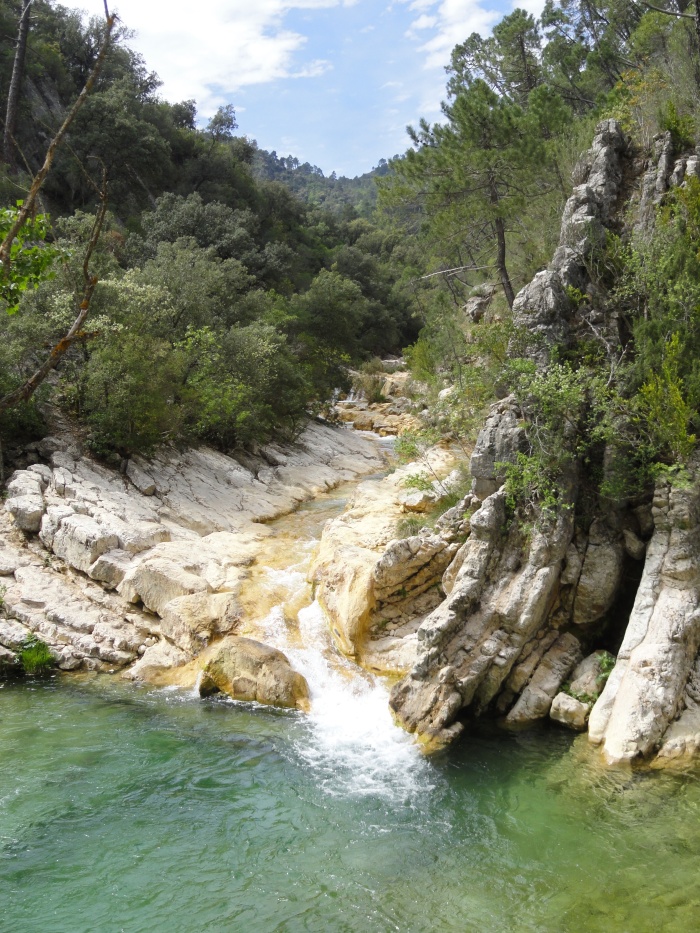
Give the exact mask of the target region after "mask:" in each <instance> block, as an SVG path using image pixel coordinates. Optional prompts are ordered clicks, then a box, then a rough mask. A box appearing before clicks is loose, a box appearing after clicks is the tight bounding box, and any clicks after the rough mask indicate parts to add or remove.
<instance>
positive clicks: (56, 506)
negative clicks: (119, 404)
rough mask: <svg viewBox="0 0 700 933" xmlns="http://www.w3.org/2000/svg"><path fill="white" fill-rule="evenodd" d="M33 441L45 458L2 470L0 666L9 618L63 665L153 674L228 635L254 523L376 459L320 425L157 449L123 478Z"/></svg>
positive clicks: (7, 647)
mask: <svg viewBox="0 0 700 933" xmlns="http://www.w3.org/2000/svg"><path fill="white" fill-rule="evenodd" d="M35 447H36V455H37V457H38V456H43V457H45V458H46V459H47V460H48V461H49V463H38V464H34V465H33V466H31V467H29V469H27V470H19V471H17V472H16V473H15V474H14V475H13V476H12V478H11V480H10V482H9V484H8V499H7V501H6V503H5V511H4V512H3V513H1V517H0V584H2V585H4V586H5V593H4V600H3V603H4V607H3V612H4V614H5V616H6V617H7V622H6V623H5V622H3V620H1V619H0V622H3V627H2V628H0V649H2V651H1V652H0V662H3V663H4V666H7V664H11V663H13V658H14V654H13V652H14V647H15V642H16V640H17V639H16V637H15V636H16V635H17V633H18V631H19V630H20V629H18V628H17V626H19V627H20V628H21V633H22V635H23V638H26V637H28V636H29V635H30V634H31V633H36V634H37V635H38V636H40V637H41V638H42V639H43V640H44V641H45V642H46V643H47V644H48V645H49V647H50V648H51V650H52V652H53V654H54V656H55V658H56V660H57V663H58V666H59V667H61V668H63V669H65V670H73V669H77V668H83V669H88V670H107V671H114V670H117V669H119V668H124V667H127V666H129V665H133V667H132V669H131V671H130V672H129V673H130V676H132V677H139V676H143V677H149V678H150V677H156V678H157V675H158V671H159V670H163V669H166V670H167V669H169V668H172V667H174V666H179V665H182V664H185V663H187V662H189V661H191V660H192V658H193V657H195V656H196V655H198V654H199V653H200V652H201V651H203V650H204V649H205V648H206V647H207V646H208V645H210V644H211V643H212V642H214V641H216V640H217V639H220V638H222V637H224V636H226V635H229V634H231V633H232V632H234V631H235V630H236V628H237V627H238V624H239V621H240V612H239V608H238V602H237V592H238V590H239V588H240V586H241V584H242V582H243V581H244V580H245V578H246V575H247V573H248V568H249V567H250V565H251V563H252V562H253V561H254V560H255V559H256V554H257V551H258V548H259V546H260V542H261V541H263V540H264V539H265V538H266V537H267V536H268V535H269V534H270V532H269V530H268V529H267V528H266V527H265V525H264V524H261V523H263V522H266V521H269V520H270V519H272V518H274V517H276V516H278V515H282V514H285V513H287V512H290V511H293V510H294V509H295V507H296V506H297V505H298V504H299V503H300V502H302V501H304V500H305V499H308V498H310V497H311V496H313V495H315V494H317V493H318V492H321V491H326V490H327V489H329V488H332V487H333V486H335V485H338V484H339V483H341V482H344V481H348V480H351V479H354V478H356V477H358V476H361V475H362V474H364V473H370V472H376V471H377V470H379V469H380V468H381V466H382V464H383V460H382V457H381V454H380V453H379V451H378V450H377V448H376V446H375V445H374V444H373V443H371V442H370V441H367V440H366V439H364V438H362V437H360V436H358V435H357V434H353V433H352V432H351V431H349V430H345V429H341V428H334V427H330V426H326V425H322V424H318V423H312V424H310V425H309V426H308V427H307V429H306V431H305V432H304V434H303V435H302V437H301V439H300V441H299V442H298V443H297V444H295V445H290V446H289V447H285V448H282V447H279V446H276V445H270V446H268V447H265V448H263V449H262V450H261V451H260V455H259V456H258V457H241V459H240V461H239V460H235V459H233V458H231V457H227V456H225V455H224V454H221V453H217V452H216V451H213V450H208V449H206V448H203V449H200V450H196V451H195V450H191V451H187V452H185V453H184V454H180V453H178V452H176V451H173V450H163V451H161V452H160V453H159V454H158V455H157V456H156V457H155V458H154V459H153V460H151V461H145V460H142V459H138V458H137V459H135V460H132V461H130V462H129V464H128V465H127V468H126V472H125V473H124V474H119V473H116V472H114V471H112V470H109V469H107V468H105V467H103V466H101V465H100V464H98V463H96V462H94V461H93V460H90V459H88V458H86V457H84V456H82V455H81V453H80V450H79V449H78V448H77V446H75V445H72V446H71V445H70V444H69V443H68V442H67V441H63V440H61V439H60V438H45V439H44V440H43V441H42V442H40V443H39V444H37V445H35ZM37 533H38V537H36V535H37ZM7 626H10V628H8V627H7Z"/></svg>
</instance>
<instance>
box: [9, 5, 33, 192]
mask: <svg viewBox="0 0 700 933" xmlns="http://www.w3.org/2000/svg"><path fill="white" fill-rule="evenodd" d="M31 5H32V0H22V15H21V16H20V18H19V32H18V34H17V46H16V48H15V60H14V63H13V65H12V77H11V78H10V89H9V91H8V92H7V112H6V114H5V134H4V138H3V153H4V156H5V161H6V162H7V164H8V166H9V168H10V172H11V174H13V175H14V174H16V173H17V147H16V144H15V139H14V137H15V133H16V131H17V113H18V111H19V99H20V93H21V91H22V79H23V78H24V60H25V58H26V57H27V37H28V35H29V19H30V17H29V13H30V7H31Z"/></svg>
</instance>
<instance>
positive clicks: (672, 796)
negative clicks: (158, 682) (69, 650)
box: [0, 677, 700, 933]
mask: <svg viewBox="0 0 700 933" xmlns="http://www.w3.org/2000/svg"><path fill="white" fill-rule="evenodd" d="M344 684H345V686H343V687H342V689H341V688H340V687H338V688H337V690H338V693H337V697H336V699H338V698H339V697H340V693H341V692H342V690H345V691H346V703H345V704H344V706H345V707H351V708H352V709H353V710H354V712H353V713H352V714H348V712H347V709H345V710H343V709H341V704H340V703H338V704H335V713H334V712H332V710H333V708H334V703H333V694H332V692H331V693H329V708H330V712H329V711H328V710H326V712H325V713H323V714H322V713H321V712H320V711H319V713H318V714H317V715H316V716H314V715H312V716H311V717H305V716H303V715H302V714H297V713H288V712H276V711H271V710H268V709H262V708H259V707H255V706H251V705H243V704H234V703H232V702H230V701H224V700H221V699H220V700H211V701H206V702H202V701H199V700H196V699H194V698H193V697H191V696H189V695H187V694H186V693H182V692H177V691H172V690H171V691H168V690H155V689H153V688H134V687H133V686H129V685H124V684H122V683H120V682H119V681H118V680H116V679H108V678H104V677H103V678H87V677H86V678H75V677H74V678H70V679H69V678H54V679H52V680H49V681H46V682H35V683H31V682H30V683H22V684H6V685H5V686H3V687H2V689H0V712H1V717H2V718H1V724H0V854H1V858H0V930H2V931H3V933H5V931H7V933H10V931H11V933H35V931H37V933H38V931H46V933H88V931H89V933H95V931H100V933H112V931H115V933H116V931H126V933H141V931H143V933H160V931H164V933H165V931H170V933H199V931H208V933H209V931H307V930H310V931H327V930H328V931H395V930H400V931H410V933H414V931H423V930H426V931H427V930H436V931H443V930H445V931H452V930H455V931H472V930H474V931H505V930H507V931H510V930H523V931H525V930H527V931H530V930H532V931H535V930H537V931H586V933H588V931H635V933H637V931H646V930H650V931H651V930H654V931H659V930H674V931H675V930H677V931H683V933H688V931H692V930H697V929H698V928H699V926H700V780H699V777H700V775H699V774H698V772H697V771H692V772H688V773H685V774H681V775H675V776H672V775H664V774H656V775H647V776H641V775H640V776H636V777H634V776H630V775H625V774H620V775H615V774H606V773H601V772H599V771H597V770H596V769H595V768H594V766H593V765H592V763H591V761H590V759H589V758H588V756H587V755H586V754H585V753H584V751H583V745H582V742H581V740H580V739H576V740H574V739H572V738H571V737H570V736H569V735H568V734H566V733H564V732H559V731H555V730H554V729H552V730H544V731H542V732H534V733H526V734H521V735H519V736H511V735H503V734H494V735H489V734H484V735H482V736H480V737H476V738H472V739H469V740H468V742H466V743H465V744H464V745H463V746H462V747H461V748H460V749H458V750H456V751H453V752H451V753H449V754H446V755H445V756H444V757H441V758H437V759H433V760H430V761H426V760H424V759H422V758H421V757H420V756H419V754H418V753H417V752H416V751H415V749H414V748H413V746H411V745H410V743H409V742H408V741H407V740H406V739H405V737H404V736H403V735H402V734H401V733H398V732H395V730H393V728H392V727H391V724H390V723H389V722H387V721H386V720H385V719H384V718H383V712H382V711H383V709H384V701H385V695H384V694H383V689H382V688H381V687H380V686H377V685H375V684H371V683H365V682H360V681H359V680H355V681H354V682H353V681H352V680H351V679H349V678H346V679H345V681H344ZM336 686H337V685H336ZM348 691H349V692H348ZM363 724H364V725H363Z"/></svg>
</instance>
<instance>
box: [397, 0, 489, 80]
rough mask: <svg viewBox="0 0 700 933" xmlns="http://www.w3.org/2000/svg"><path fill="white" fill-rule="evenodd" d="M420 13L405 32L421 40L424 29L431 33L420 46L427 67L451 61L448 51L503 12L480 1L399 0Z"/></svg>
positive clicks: (479, 30) (484, 29)
mask: <svg viewBox="0 0 700 933" xmlns="http://www.w3.org/2000/svg"><path fill="white" fill-rule="evenodd" d="M399 2H400V3H407V4H408V8H409V10H414V11H415V12H416V13H419V14H420V15H419V16H417V17H416V19H415V20H414V21H413V22H412V23H411V25H410V28H409V31H408V33H407V35H408V36H409V38H412V39H421V40H422V39H423V37H424V35H425V33H426V31H433V32H434V34H433V35H432V36H431V37H430V38H429V39H427V41H425V42H423V44H422V45H421V46H420V47H419V48H420V50H421V51H422V52H424V53H425V65H426V67H428V68H441V67H443V66H444V65H445V64H446V63H447V62H448V61H449V60H450V52H451V51H452V49H453V48H454V47H455V45H457V43H458V42H463V41H464V40H465V39H466V38H467V36H469V35H471V33H473V32H480V33H482V34H485V33H488V32H489V31H490V29H491V27H492V26H493V25H494V23H495V22H497V21H498V20H499V19H500V18H501V16H502V15H503V14H502V13H499V12H497V11H496V10H489V9H486V8H485V7H483V6H482V5H481V4H480V3H479V0H399Z"/></svg>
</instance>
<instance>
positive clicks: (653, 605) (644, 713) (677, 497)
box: [589, 464, 700, 762]
mask: <svg viewBox="0 0 700 933" xmlns="http://www.w3.org/2000/svg"><path fill="white" fill-rule="evenodd" d="M653 517H654V526H655V530H654V534H653V537H652V539H651V541H650V542H649V545H648V547H647V555H646V562H645V565H644V573H643V576H642V581H641V583H640V585H639V589H638V591H637V597H636V600H635V603H634V608H633V610H632V614H631V616H630V619H629V623H628V625H627V631H626V634H625V638H624V641H623V643H622V646H621V647H620V650H619V653H618V657H617V664H616V666H615V668H614V670H613V672H612V674H611V675H610V678H609V680H608V682H607V684H606V686H605V690H604V691H603V693H602V695H601V697H600V699H599V700H598V701H597V703H596V705H595V707H594V708H593V711H592V713H591V718H590V724H589V737H590V739H591V741H592V742H594V743H596V744H600V745H601V746H602V750H603V753H604V755H605V756H606V758H607V759H608V760H609V761H611V762H620V761H631V760H632V759H634V758H637V757H640V756H648V755H649V754H651V753H652V752H653V751H655V750H656V749H657V747H658V746H659V745H661V744H662V742H663V736H664V734H665V732H666V730H667V728H668V727H669V725H670V724H671V723H672V721H673V720H674V719H675V718H676V716H678V714H679V713H681V712H682V711H683V709H684V707H685V708H686V709H687V710H690V711H691V712H692V711H693V709H694V706H693V704H694V703H695V701H694V700H693V698H692V697H693V693H694V688H693V686H692V684H691V685H690V687H688V685H689V682H690V680H691V679H692V677H691V675H693V671H694V668H695V665H696V658H697V655H698V648H699V647H700V483H699V482H698V466H697V464H696V465H695V468H694V472H693V480H692V482H691V483H689V484H683V485H681V486H677V487H674V486H672V485H671V484H670V483H668V482H667V481H662V482H660V483H658V484H657V488H656V492H655V496H654V504H653ZM687 688H688V689H689V690H690V694H689V695H687V694H686V689H687ZM686 697H687V699H686ZM693 718H694V717H693V716H692V715H689V716H686V723H688V724H689V723H690V720H691V719H693ZM693 728H694V726H693V727H691V732H690V733H689V734H690V735H691V736H693V741H694V735H695V732H693V731H692V729H693ZM685 730H686V727H685V726H682V727H681V726H678V727H676V728H675V734H674V730H673V729H672V730H671V735H670V736H669V739H668V742H667V744H666V749H667V754H669V752H670V749H671V748H672V747H674V745H675V746H676V747H677V746H678V745H679V739H680V735H681V733H682V732H685ZM686 734H688V733H686Z"/></svg>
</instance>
